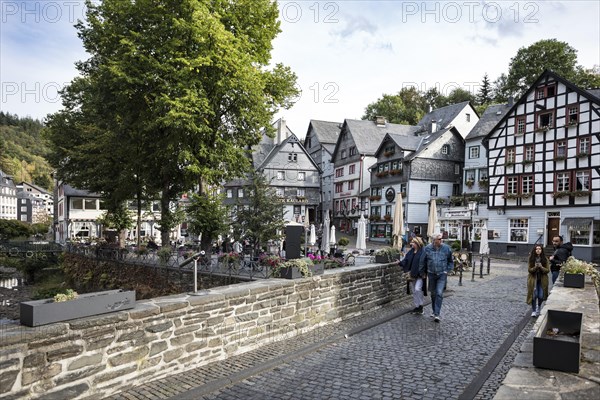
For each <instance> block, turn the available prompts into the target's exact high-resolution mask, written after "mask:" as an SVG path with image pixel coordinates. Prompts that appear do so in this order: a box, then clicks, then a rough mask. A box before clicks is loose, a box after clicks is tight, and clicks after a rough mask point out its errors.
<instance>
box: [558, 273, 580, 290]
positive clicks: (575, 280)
mask: <svg viewBox="0 0 600 400" xmlns="http://www.w3.org/2000/svg"><path fill="white" fill-rule="evenodd" d="M563 286H564V287H570V288H579V289H581V288H583V287H584V286H585V275H584V274H569V273H566V272H565V275H564V277H563Z"/></svg>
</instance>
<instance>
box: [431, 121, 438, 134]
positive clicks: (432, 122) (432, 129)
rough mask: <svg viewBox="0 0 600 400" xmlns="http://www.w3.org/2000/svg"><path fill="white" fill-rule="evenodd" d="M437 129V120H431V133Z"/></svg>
mask: <svg viewBox="0 0 600 400" xmlns="http://www.w3.org/2000/svg"><path fill="white" fill-rule="evenodd" d="M436 131H437V121H436V120H435V119H432V120H431V133H433V132H436Z"/></svg>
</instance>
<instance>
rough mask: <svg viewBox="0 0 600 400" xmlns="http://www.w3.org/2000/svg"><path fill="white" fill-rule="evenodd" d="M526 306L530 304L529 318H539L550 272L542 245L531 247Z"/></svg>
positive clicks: (546, 292)
mask: <svg viewBox="0 0 600 400" xmlns="http://www.w3.org/2000/svg"><path fill="white" fill-rule="evenodd" d="M527 268H528V271H529V275H528V276H527V304H531V309H532V312H531V316H532V317H539V316H540V309H541V308H542V302H543V301H545V300H546V299H547V298H548V273H549V272H550V268H549V261H548V257H546V255H545V254H544V249H543V247H542V245H540V244H536V245H535V246H533V249H532V250H531V253H530V254H529V261H528V263H527Z"/></svg>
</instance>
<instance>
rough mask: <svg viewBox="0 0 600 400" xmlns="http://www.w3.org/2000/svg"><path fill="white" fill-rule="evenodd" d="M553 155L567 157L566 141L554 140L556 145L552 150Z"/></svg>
mask: <svg viewBox="0 0 600 400" xmlns="http://www.w3.org/2000/svg"><path fill="white" fill-rule="evenodd" d="M554 151H555V152H554V157H561V158H565V157H567V141H566V140H558V141H557V142H556V147H555V150H554Z"/></svg>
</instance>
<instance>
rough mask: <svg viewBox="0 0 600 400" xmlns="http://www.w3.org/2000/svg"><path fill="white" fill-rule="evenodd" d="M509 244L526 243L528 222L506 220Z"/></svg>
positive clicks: (513, 219) (525, 220) (524, 220)
mask: <svg viewBox="0 0 600 400" xmlns="http://www.w3.org/2000/svg"><path fill="white" fill-rule="evenodd" d="M508 238H509V239H508V240H509V242H518V243H527V241H528V238H529V220H528V219H527V218H512V219H509V220H508Z"/></svg>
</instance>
